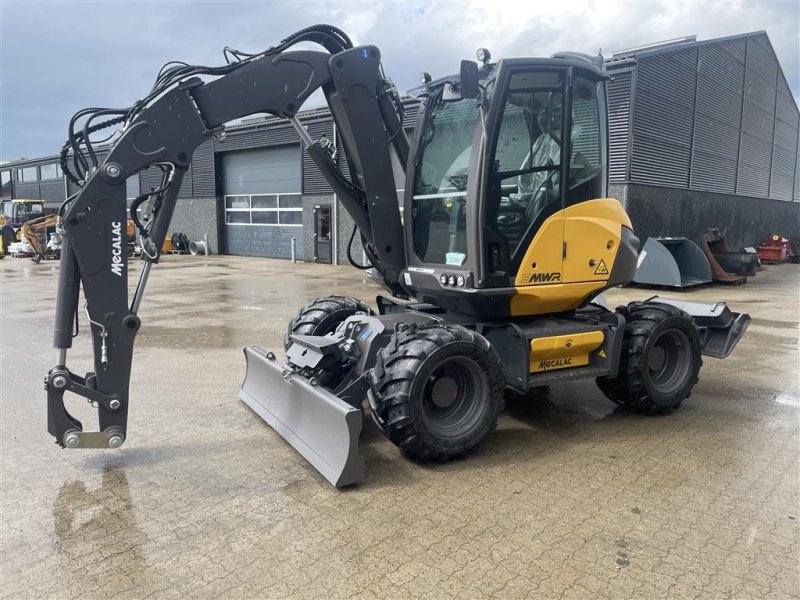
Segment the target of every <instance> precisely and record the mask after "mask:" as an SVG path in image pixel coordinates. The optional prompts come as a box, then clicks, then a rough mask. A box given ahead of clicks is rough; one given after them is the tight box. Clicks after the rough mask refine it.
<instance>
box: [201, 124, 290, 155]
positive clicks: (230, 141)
mask: <svg viewBox="0 0 800 600" xmlns="http://www.w3.org/2000/svg"><path fill="white" fill-rule="evenodd" d="M291 143H298V144H299V143H300V139H299V138H298V137H297V132H296V131H295V130H294V128H293V127H292V126H291V125H289V124H286V125H283V124H282V125H277V126H268V127H260V128H256V129H248V130H244V131H231V132H229V133H228V135H227V136H226V137H225V141H224V142H223V143H221V144H218V145H217V146H216V150H217V151H219V152H228V151H231V150H243V149H248V148H263V147H265V146H281V145H286V144H291Z"/></svg>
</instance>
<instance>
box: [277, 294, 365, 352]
mask: <svg viewBox="0 0 800 600" xmlns="http://www.w3.org/2000/svg"><path fill="white" fill-rule="evenodd" d="M359 312H361V313H365V314H368V315H371V314H372V310H371V309H370V307H369V306H367V305H366V304H364V303H363V302H361V300H357V299H356V298H350V297H349V296H328V297H326V298H317V299H316V300H312V301H311V302H309V303H308V304H306V305H305V306H303V307H302V308H301V309H300V310H298V311H297V314H296V315H295V316H294V317H292V320H291V321H289V327H288V328H287V330H286V336H285V337H284V338H283V349H284V350H286V349H287V348H288V347H289V344H290V342H291V339H290V338H289V336H290V335H292V334H298V335H326V334H328V333H331V332H332V331H335V330H336V328H337V327H338V326H339V325H340V324H341V323H342V322H343V321H344V320H345V319H347V318H348V317H352V316H353V315H354V314H356V313H359Z"/></svg>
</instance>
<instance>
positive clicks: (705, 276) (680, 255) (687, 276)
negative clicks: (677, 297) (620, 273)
mask: <svg viewBox="0 0 800 600" xmlns="http://www.w3.org/2000/svg"><path fill="white" fill-rule="evenodd" d="M633 281H634V283H638V284H640V285H644V286H648V285H655V286H665V287H675V288H684V287H690V286H693V285H701V284H704V283H711V267H710V266H709V264H708V259H707V258H706V257H705V255H704V254H703V251H702V250H701V249H700V248H698V247H697V244H695V243H694V242H692V241H691V240H688V239H686V238H684V237H674V238H652V237H651V238H649V239H648V240H647V243H646V244H645V245H644V248H643V249H642V251H641V252H640V253H639V261H638V263H637V267H636V275H634V277H633Z"/></svg>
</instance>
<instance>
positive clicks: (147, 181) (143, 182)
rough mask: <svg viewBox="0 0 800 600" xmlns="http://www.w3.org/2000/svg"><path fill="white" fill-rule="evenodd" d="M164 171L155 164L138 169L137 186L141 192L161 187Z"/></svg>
mask: <svg viewBox="0 0 800 600" xmlns="http://www.w3.org/2000/svg"><path fill="white" fill-rule="evenodd" d="M163 175H164V173H163V171H161V169H159V168H158V167H157V166H155V165H153V166H152V167H150V168H149V169H144V170H142V171H139V188H140V190H141V193H142V194H144V193H145V192H150V191H152V190H157V189H158V188H159V187H161V178H162V177H163Z"/></svg>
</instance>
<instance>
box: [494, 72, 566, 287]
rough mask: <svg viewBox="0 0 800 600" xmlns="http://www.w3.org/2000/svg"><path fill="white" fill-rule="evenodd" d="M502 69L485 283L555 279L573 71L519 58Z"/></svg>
mask: <svg viewBox="0 0 800 600" xmlns="http://www.w3.org/2000/svg"><path fill="white" fill-rule="evenodd" d="M503 71H505V72H501V73H499V74H498V88H496V91H495V94H494V97H495V99H496V100H495V102H494V106H493V115H494V118H493V119H492V120H493V123H494V126H493V128H492V129H493V134H492V137H491V139H492V143H491V146H490V149H491V151H490V154H489V160H488V169H487V170H488V180H487V185H486V213H485V219H486V220H485V229H484V241H485V244H486V252H485V254H486V257H487V259H486V260H487V264H486V267H485V268H486V272H487V277H486V280H487V283H488V285H487V286H486V287H501V286H514V287H520V286H540V285H552V284H557V283H560V280H561V277H562V256H563V240H564V215H563V211H562V208H563V206H564V198H563V190H562V179H563V172H564V171H565V168H564V164H563V162H564V157H563V152H562V145H563V144H562V140H563V138H564V131H565V130H566V128H565V123H564V113H565V110H564V106H565V102H566V79H567V70H566V69H559V68H554V67H543V66H542V65H541V64H539V65H537V64H530V65H525V64H524V63H518V62H517V61H513V63H511V64H510V65H509V66H508V67H507V68H506V69H503ZM533 247H535V248H536V251H535V253H533V252H532V248H533Z"/></svg>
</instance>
